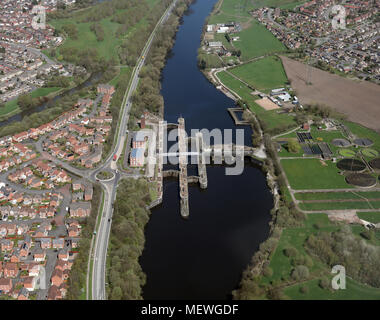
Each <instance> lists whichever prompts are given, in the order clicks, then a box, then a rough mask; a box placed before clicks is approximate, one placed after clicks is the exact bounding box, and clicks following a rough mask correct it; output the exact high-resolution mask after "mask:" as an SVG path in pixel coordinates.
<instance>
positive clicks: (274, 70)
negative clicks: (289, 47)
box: [229, 56, 288, 93]
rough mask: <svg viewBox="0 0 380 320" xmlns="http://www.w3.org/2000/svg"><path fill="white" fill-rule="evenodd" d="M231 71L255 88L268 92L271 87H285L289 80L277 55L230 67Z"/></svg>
mask: <svg viewBox="0 0 380 320" xmlns="http://www.w3.org/2000/svg"><path fill="white" fill-rule="evenodd" d="M229 72H231V73H232V74H234V75H235V76H237V77H238V78H239V79H242V80H243V81H244V82H246V83H248V84H249V85H251V86H252V87H253V88H255V89H258V90H260V91H265V92H267V93H268V92H269V91H270V90H271V89H274V88H278V87H284V86H285V85H286V83H287V81H288V78H287V77H286V74H285V71H284V68H283V66H282V63H281V61H280V59H279V58H277V57H275V56H272V57H267V58H264V59H260V60H258V61H254V62H250V63H247V64H244V65H241V66H238V67H236V68H233V69H229Z"/></svg>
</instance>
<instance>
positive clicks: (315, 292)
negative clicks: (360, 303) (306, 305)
mask: <svg viewBox="0 0 380 320" xmlns="http://www.w3.org/2000/svg"><path fill="white" fill-rule="evenodd" d="M318 283H319V279H313V280H310V281H307V282H304V283H302V284H296V285H293V286H290V287H288V288H286V289H285V290H284V293H285V295H286V296H288V297H289V298H291V299H295V300H379V299H380V289H378V288H373V287H370V286H366V285H364V284H361V283H359V282H357V281H355V280H352V279H350V278H348V277H347V279H346V289H345V290H333V289H331V290H327V289H322V288H321V287H320V286H319V285H318ZM301 287H307V288H308V289H309V292H308V293H306V294H305V293H301V292H300V288H301Z"/></svg>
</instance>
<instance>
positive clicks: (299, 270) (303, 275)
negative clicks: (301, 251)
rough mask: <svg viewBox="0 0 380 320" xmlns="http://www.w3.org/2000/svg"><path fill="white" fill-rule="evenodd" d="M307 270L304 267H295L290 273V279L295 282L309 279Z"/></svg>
mask: <svg viewBox="0 0 380 320" xmlns="http://www.w3.org/2000/svg"><path fill="white" fill-rule="evenodd" d="M309 274H310V273H309V268H308V267H306V266H302V265H301V266H296V267H295V268H294V269H293V271H292V273H291V277H292V278H293V279H294V280H296V281H301V280H306V279H307V278H309Z"/></svg>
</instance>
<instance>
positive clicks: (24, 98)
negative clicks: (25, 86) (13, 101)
mask: <svg viewBox="0 0 380 320" xmlns="http://www.w3.org/2000/svg"><path fill="white" fill-rule="evenodd" d="M17 102H18V105H19V107H20V109H21V110H28V109H29V108H31V107H33V105H34V102H33V98H32V96H31V95H30V94H29V93H25V94H22V95H21V96H19V98H18V101H17Z"/></svg>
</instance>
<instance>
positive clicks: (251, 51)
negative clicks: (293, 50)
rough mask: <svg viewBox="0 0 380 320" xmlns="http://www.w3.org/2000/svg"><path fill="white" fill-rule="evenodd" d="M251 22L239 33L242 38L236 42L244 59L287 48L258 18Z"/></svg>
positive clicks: (235, 44) (282, 50)
mask: <svg viewBox="0 0 380 320" xmlns="http://www.w3.org/2000/svg"><path fill="white" fill-rule="evenodd" d="M250 24H251V25H250V26H249V27H248V28H247V29H244V30H243V31H241V32H240V33H238V34H237V35H238V36H239V37H240V39H239V40H238V41H235V42H234V46H235V47H236V48H238V49H240V50H241V52H242V56H241V58H242V60H248V59H251V58H255V57H260V56H262V55H266V54H273V53H278V52H284V51H285V50H286V48H285V46H284V45H283V44H282V43H281V42H280V41H279V40H278V39H277V38H276V37H274V36H273V34H272V33H271V32H270V31H269V30H267V29H266V28H265V27H264V26H263V25H261V24H260V23H259V22H258V21H257V20H255V19H253V20H252V21H251V22H250Z"/></svg>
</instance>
